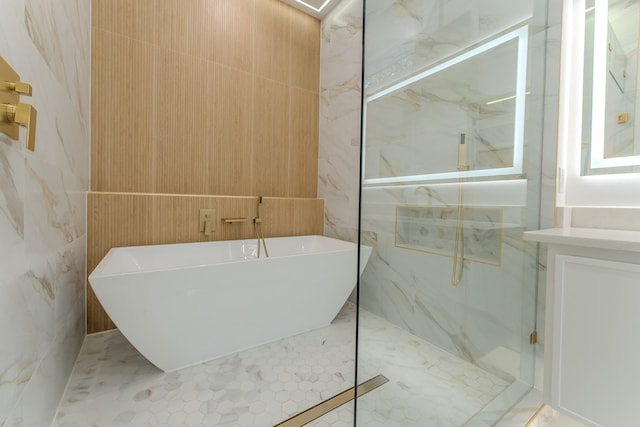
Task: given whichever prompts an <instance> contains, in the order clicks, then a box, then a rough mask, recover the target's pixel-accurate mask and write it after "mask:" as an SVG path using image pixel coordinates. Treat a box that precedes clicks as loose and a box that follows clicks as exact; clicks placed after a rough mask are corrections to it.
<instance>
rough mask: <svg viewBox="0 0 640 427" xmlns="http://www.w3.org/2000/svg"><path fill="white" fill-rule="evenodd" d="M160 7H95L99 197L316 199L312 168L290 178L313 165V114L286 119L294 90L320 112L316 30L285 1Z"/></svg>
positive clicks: (127, 0) (149, 3)
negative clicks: (296, 135) (291, 169)
mask: <svg viewBox="0 0 640 427" xmlns="http://www.w3.org/2000/svg"><path fill="white" fill-rule="evenodd" d="M162 3H163V5H162V7H157V0H95V1H94V3H93V14H92V16H93V18H92V22H93V25H94V27H93V35H94V39H93V52H94V53H93V55H94V56H93V66H92V78H93V83H92V84H93V93H92V116H93V122H92V132H93V137H92V160H91V166H92V177H91V187H92V191H109V192H118V191H121V192H150V193H152V192H155V193H177V194H222V195H244V196H250V195H257V194H258V193H264V194H265V195H267V194H268V195H272V196H280V197H315V196H316V194H317V193H316V188H315V186H310V185H308V182H310V181H313V180H317V176H316V175H315V170H316V168H311V169H309V168H302V167H301V168H298V170H297V171H296V174H295V175H292V174H288V175H287V174H286V171H283V169H284V168H286V167H287V166H288V165H289V164H308V162H309V156H310V155H311V156H314V157H315V158H316V159H317V151H318V142H317V141H318V135H317V121H318V117H317V111H318V109H317V105H315V106H313V105H312V106H309V109H308V110H307V111H294V110H293V109H292V108H289V107H290V103H291V102H292V101H294V99H291V97H292V94H293V88H298V89H303V90H306V91H309V92H310V93H311V94H314V95H316V100H317V95H318V90H319V89H318V88H319V46H320V23H319V21H318V20H316V19H315V18H312V17H310V16H308V15H306V14H304V13H302V12H300V11H298V10H296V9H293V8H291V7H290V6H288V5H286V4H284V3H282V2H280V1H278V0H216V1H209V0H189V1H188V2H184V1H182V0H163V2H162ZM276 83H279V84H280V85H278V84H276ZM254 94H256V95H254ZM272 95H273V96H274V98H273V99H267V98H265V97H266V96H272ZM296 99H297V98H296ZM316 103H317V101H316ZM300 105H301V104H298V106H300ZM305 105H308V103H305ZM293 114H296V117H295V118H294V117H292V115H293ZM256 118H257V120H256ZM271 119H273V120H271ZM294 123H295V124H296V125H298V131H299V130H302V129H308V130H309V132H307V136H305V138H304V139H298V140H297V141H296V142H295V143H296V146H297V147H299V145H300V144H302V143H306V144H308V145H307V146H305V147H303V148H304V150H299V149H297V148H296V149H295V150H293V151H291V150H289V144H290V140H289V138H290V137H291V136H292V135H291V134H290V133H289V132H288V126H289V125H291V124H294ZM298 131H296V132H298ZM313 132H315V134H313ZM309 135H314V137H313V138H311V139H310V138H309V137H308V136H309ZM265 140H266V142H265ZM291 155H294V156H297V155H300V156H301V157H300V158H299V159H298V158H290V156H291ZM258 157H259V158H260V165H258V166H256V165H255V164H254V163H252V162H253V161H254V160H255V159H256V158H258ZM265 164H273V167H271V166H269V167H266V168H264V167H263V166H264V165H265ZM255 167H258V168H261V172H260V173H254V169H253V168H255ZM273 170H276V171H277V172H276V175H275V176H271V175H270V173H271V171H273ZM283 174H284V175H283ZM299 174H302V175H299ZM298 181H302V182H303V183H304V185H303V186H302V187H300V185H298ZM301 188H304V191H302V190H301Z"/></svg>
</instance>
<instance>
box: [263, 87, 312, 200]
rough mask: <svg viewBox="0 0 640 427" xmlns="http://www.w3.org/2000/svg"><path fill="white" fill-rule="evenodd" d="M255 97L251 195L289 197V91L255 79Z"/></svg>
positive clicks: (286, 88)
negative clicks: (252, 184)
mask: <svg viewBox="0 0 640 427" xmlns="http://www.w3.org/2000/svg"><path fill="white" fill-rule="evenodd" d="M254 97H255V106H256V108H255V110H254V114H253V141H254V145H253V161H252V168H253V178H254V187H253V194H255V195H263V196H281V195H283V194H284V195H287V196H288V195H289V173H288V170H287V168H288V167H289V132H288V128H289V87H288V86H286V85H284V84H282V83H279V82H276V81H273V80H267V79H263V78H261V77H256V78H255V82H254ZM316 153H317V150H316ZM316 159H317V154H316ZM298 178H299V177H298ZM316 179H317V177H316Z"/></svg>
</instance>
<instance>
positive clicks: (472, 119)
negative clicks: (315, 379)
mask: <svg viewBox="0 0 640 427" xmlns="http://www.w3.org/2000/svg"><path fill="white" fill-rule="evenodd" d="M528 31H529V30H528V27H527V26H524V27H521V28H519V29H517V30H515V31H512V32H510V33H508V34H505V35H503V36H501V37H498V38H496V39H493V40H491V41H489V42H487V43H484V44H481V45H479V46H478V47H476V48H474V49H471V50H469V51H467V52H465V53H463V54H461V55H458V56H456V57H453V58H451V59H449V60H447V61H444V62H441V63H439V64H437V65H435V66H433V67H430V68H428V69H426V70H423V71H421V72H418V73H417V74H415V75H414V76H412V77H410V78H407V79H405V80H403V81H401V82H399V83H396V84H394V85H393V86H390V87H388V88H386V89H382V90H379V91H378V92H376V93H373V94H371V95H369V96H367V98H366V99H365V102H364V109H365V111H364V120H365V123H364V129H365V132H366V141H367V145H366V150H364V152H363V156H364V183H365V185H366V184H386V183H399V182H423V181H429V180H440V179H452V178H472V177H487V176H499V175H518V174H521V173H522V162H523V159H522V153H523V144H524V121H525V120H524V119H525V97H526V95H527V92H526V90H527V89H526V69H527V37H528Z"/></svg>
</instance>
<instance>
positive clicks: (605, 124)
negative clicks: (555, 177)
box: [582, 0, 640, 175]
mask: <svg viewBox="0 0 640 427" xmlns="http://www.w3.org/2000/svg"><path fill="white" fill-rule="evenodd" d="M639 22H640V5H639V4H638V2H637V1H635V0H609V1H607V0H587V1H586V7H585V39H584V42H585V43H584V46H585V48H584V93H583V97H584V98H583V116H582V117H583V119H582V175H597V174H609V173H629V172H640V166H638V165H640V117H639V116H638V113H639V112H640V108H639V107H640V106H639V105H638V103H639V102H640V99H639V97H638V87H639V82H638V79H639V73H638V69H639V66H638V62H639V61H640V56H639V55H638V45H639V42H638V40H639V32H640V31H639V28H640V26H639Z"/></svg>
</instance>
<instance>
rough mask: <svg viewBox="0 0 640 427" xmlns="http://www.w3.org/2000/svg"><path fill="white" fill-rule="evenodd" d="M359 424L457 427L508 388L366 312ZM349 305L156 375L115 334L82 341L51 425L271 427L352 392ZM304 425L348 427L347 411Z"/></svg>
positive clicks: (342, 409) (349, 410)
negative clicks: (364, 388)
mask: <svg viewBox="0 0 640 427" xmlns="http://www.w3.org/2000/svg"><path fill="white" fill-rule="evenodd" d="M361 314H362V315H361V320H360V326H361V334H360V339H361V349H360V357H361V364H360V366H359V369H360V373H359V376H360V379H359V380H360V382H362V381H365V380H367V379H369V378H370V377H373V376H375V375H377V374H382V375H384V376H386V377H387V378H388V379H389V383H387V384H384V385H383V386H381V387H379V388H378V389H375V390H373V391H371V392H370V393H368V394H367V395H365V396H363V397H361V398H360V399H359V400H358V424H359V425H362V426H370V427H373V426H416V427H417V426H420V427H425V426H432V425H433V426H451V427H458V426H461V425H462V424H464V422H465V421H466V420H467V419H469V418H470V417H472V416H473V415H474V414H476V413H477V412H478V411H479V410H481V409H482V408H483V407H485V405H487V404H488V403H489V402H491V401H492V400H493V399H494V398H495V397H496V396H497V395H498V394H500V393H502V392H503V391H504V390H505V389H506V388H507V387H508V385H509V384H507V383H506V382H505V381H503V380H501V379H499V378H497V377H495V376H493V375H491V374H489V373H487V372H485V371H483V370H481V369H479V368H477V367H475V366H474V365H472V364H469V363H467V362H464V361H461V360H460V359H458V358H456V357H454V356H452V355H450V354H449V353H447V352H445V351H443V350H441V349H439V348H437V347H435V346H433V345H431V344H429V343H427V342H425V341H423V340H421V339H419V338H416V337H415V336H413V335H411V334H409V333H408V332H406V331H404V330H402V329H399V328H397V327H395V326H393V325H391V324H390V323H388V322H386V321H385V320H383V319H381V318H379V317H377V316H374V315H371V314H369V313H367V312H362V313H361ZM354 345H355V307H354V306H353V305H352V304H350V303H347V305H345V307H344V308H343V309H342V311H341V312H340V313H339V315H338V317H337V318H336V320H335V321H334V322H333V324H332V325H331V326H328V327H326V328H321V329H318V330H315V331H311V332H308V333H305V334H301V335H297V336H294V337H290V338H286V339H283V340H280V341H277V342H274V343H270V344H266V345H262V346H259V347H256V348H253V349H249V350H245V351H241V352H239V353H236V354H233V355H230V356H227V357H223V358H220V359H216V360H213V361H210V362H207V363H204V364H200V365H197V366H193V367H190V368H186V369H182V370H179V371H176V372H172V373H164V372H162V371H160V370H158V369H157V368H156V367H154V366H153V365H151V364H150V363H149V362H148V361H147V360H146V359H144V358H143V357H142V356H141V355H140V354H139V353H138V352H137V351H136V350H135V349H134V348H133V347H132V346H131V344H129V342H128V341H127V340H126V339H125V338H124V337H123V336H122V334H120V332H118V331H110V332H105V333H101V334H97V335H90V336H88V337H87V338H86V340H85V342H84V344H83V346H82V349H81V351H80V355H79V357H78V360H77V362H76V365H75V367H74V370H73V373H72V375H71V378H70V380H69V384H68V386H67V390H66V392H65V394H64V396H63V398H62V401H61V404H60V407H59V409H58V413H57V414H56V418H55V420H54V423H53V426H58V427H76V426H77V427H81V426H88V425H96V426H101V427H110V426H154V427H159V426H198V427H200V426H250V427H262V426H265V427H266V426H272V425H273V424H275V423H278V422H280V421H283V420H285V419H287V418H289V417H290V416H292V415H294V414H296V413H298V412H300V411H302V410H305V409H307V408H309V407H310V406H313V405H315V404H317V403H319V402H321V401H323V400H325V399H328V398H330V397H332V396H334V395H335V394H337V393H339V392H341V391H343V390H345V389H348V388H349V387H352V386H353V371H354V359H353V352H354ZM308 425H309V426H316V427H329V426H331V427H349V426H352V425H353V403H352V402H351V403H349V404H347V405H344V406H342V407H340V408H338V409H337V410H335V411H333V412H330V413H328V414H326V415H324V416H323V417H321V418H319V419H317V420H315V421H314V422H312V423H311V424H308Z"/></svg>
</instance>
